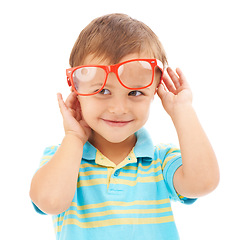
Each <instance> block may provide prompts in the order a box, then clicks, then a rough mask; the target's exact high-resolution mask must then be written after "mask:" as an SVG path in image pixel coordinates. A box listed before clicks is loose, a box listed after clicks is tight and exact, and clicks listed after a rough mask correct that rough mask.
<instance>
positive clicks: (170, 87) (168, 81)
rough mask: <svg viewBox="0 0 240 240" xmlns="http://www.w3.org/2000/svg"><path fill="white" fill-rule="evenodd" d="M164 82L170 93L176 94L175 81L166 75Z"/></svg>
mask: <svg viewBox="0 0 240 240" xmlns="http://www.w3.org/2000/svg"><path fill="white" fill-rule="evenodd" d="M162 82H163V83H164V84H165V87H166V89H167V90H168V91H170V92H172V93H174V94H175V93H176V88H175V86H174V84H173V81H172V80H171V79H170V78H169V75H168V74H166V73H164V75H163V81H162Z"/></svg>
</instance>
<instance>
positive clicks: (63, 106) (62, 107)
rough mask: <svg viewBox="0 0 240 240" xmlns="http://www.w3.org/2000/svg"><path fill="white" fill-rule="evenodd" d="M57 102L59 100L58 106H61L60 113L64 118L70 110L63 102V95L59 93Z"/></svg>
mask: <svg viewBox="0 0 240 240" xmlns="http://www.w3.org/2000/svg"><path fill="white" fill-rule="evenodd" d="M57 100H58V105H59V108H60V112H61V114H62V116H63V115H64V114H65V113H66V111H68V108H67V106H66V105H65V103H64V101H63V98H62V94H61V93H57Z"/></svg>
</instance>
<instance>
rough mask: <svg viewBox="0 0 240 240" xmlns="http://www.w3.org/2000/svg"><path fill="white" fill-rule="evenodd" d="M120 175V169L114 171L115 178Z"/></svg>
mask: <svg viewBox="0 0 240 240" xmlns="http://www.w3.org/2000/svg"><path fill="white" fill-rule="evenodd" d="M119 173H120V169H118V170H116V171H115V173H114V176H115V177H117V176H118V175H119Z"/></svg>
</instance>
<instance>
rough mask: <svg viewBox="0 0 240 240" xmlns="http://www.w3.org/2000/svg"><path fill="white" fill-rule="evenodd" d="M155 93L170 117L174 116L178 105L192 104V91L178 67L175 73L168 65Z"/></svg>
mask: <svg viewBox="0 0 240 240" xmlns="http://www.w3.org/2000/svg"><path fill="white" fill-rule="evenodd" d="M157 93H158V96H159V97H160V98H161V100H162V104H163V107H164V109H165V110H166V112H167V113H168V114H169V115H170V117H174V114H175V111H176V110H178V109H179V107H182V106H187V105H191V104H192V91H191V89H190V87H189V85H188V83H187V80H186V78H185V76H184V75H183V73H182V71H181V70H180V69H179V68H177V69H176V73H175V72H174V71H173V70H172V69H171V68H170V67H168V68H167V73H166V72H165V73H164V75H163V82H162V83H161V84H160V86H159V88H158V91H157Z"/></svg>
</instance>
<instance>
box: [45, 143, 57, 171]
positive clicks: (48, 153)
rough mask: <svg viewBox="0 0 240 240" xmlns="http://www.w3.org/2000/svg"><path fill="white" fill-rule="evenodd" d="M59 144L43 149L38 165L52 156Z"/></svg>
mask: <svg viewBox="0 0 240 240" xmlns="http://www.w3.org/2000/svg"><path fill="white" fill-rule="evenodd" d="M59 146H60V145H52V146H49V147H46V148H45V149H44V151H43V155H42V158H41V161H40V167H42V166H43V165H45V164H46V163H47V162H48V161H49V160H50V159H51V158H52V156H53V155H54V154H55V152H56V151H57V149H58V148H59Z"/></svg>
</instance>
